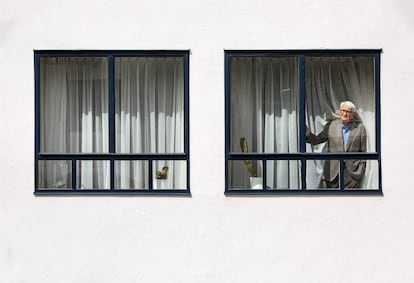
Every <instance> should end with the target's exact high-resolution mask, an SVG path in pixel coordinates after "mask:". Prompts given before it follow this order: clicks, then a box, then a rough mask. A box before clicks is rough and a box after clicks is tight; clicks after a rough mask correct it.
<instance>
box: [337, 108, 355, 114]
mask: <svg viewBox="0 0 414 283" xmlns="http://www.w3.org/2000/svg"><path fill="white" fill-rule="evenodd" d="M339 111H341V113H346V114H351V113H352V112H353V111H349V110H345V109H341V110H339Z"/></svg>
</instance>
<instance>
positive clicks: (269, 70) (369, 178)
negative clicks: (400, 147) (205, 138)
mask: <svg viewBox="0 0 414 283" xmlns="http://www.w3.org/2000/svg"><path fill="white" fill-rule="evenodd" d="M380 53H381V50H327V51H314V50H306V51H303V50H301V51H298V50H295V51H241V50H227V51H225V96H226V106H225V107H226V143H225V144H226V149H225V150H226V163H225V176H226V189H225V193H226V194H247V193H253V194H266V193H268V194H283V193H287V194H325V193H328V194H381V192H382V189H381V155H380V152H381V150H380V147H381V144H380V78H379V75H380Z"/></svg>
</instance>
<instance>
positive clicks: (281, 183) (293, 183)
mask: <svg viewBox="0 0 414 283" xmlns="http://www.w3.org/2000/svg"><path fill="white" fill-rule="evenodd" d="M266 166H267V167H266V186H267V189H283V190H289V189H290V190H297V189H300V188H301V179H300V166H299V161H297V160H290V161H289V160H271V161H267V163H266Z"/></svg>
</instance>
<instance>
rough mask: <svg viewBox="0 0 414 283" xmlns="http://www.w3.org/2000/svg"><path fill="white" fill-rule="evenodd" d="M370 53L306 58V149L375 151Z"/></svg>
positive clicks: (373, 73)
mask: <svg viewBox="0 0 414 283" xmlns="http://www.w3.org/2000/svg"><path fill="white" fill-rule="evenodd" d="M374 77H375V72H374V58H373V57H307V58H306V124H307V127H308V128H309V133H307V134H308V138H307V142H308V145H307V152H375V151H376V148H375V139H376V137H375V134H376V131H375V79H374Z"/></svg>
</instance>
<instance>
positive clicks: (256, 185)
mask: <svg viewBox="0 0 414 283" xmlns="http://www.w3.org/2000/svg"><path fill="white" fill-rule="evenodd" d="M240 147H241V150H242V152H249V147H248V145H247V140H246V138H245V137H242V138H241V139H240ZM244 164H245V165H246V168H247V171H248V172H249V175H250V176H249V179H250V188H251V189H258V190H259V189H262V188H263V179H262V177H258V176H257V173H256V170H255V169H254V167H253V162H252V161H251V160H244Z"/></svg>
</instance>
